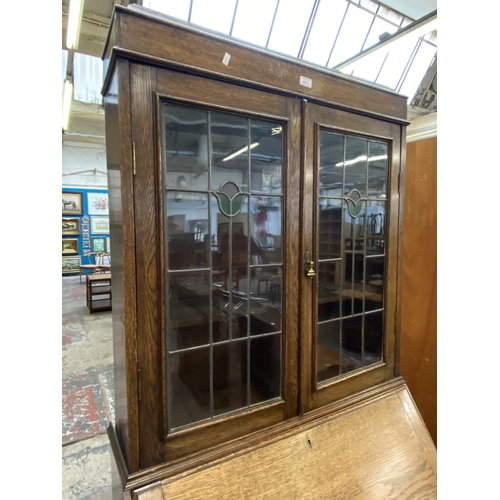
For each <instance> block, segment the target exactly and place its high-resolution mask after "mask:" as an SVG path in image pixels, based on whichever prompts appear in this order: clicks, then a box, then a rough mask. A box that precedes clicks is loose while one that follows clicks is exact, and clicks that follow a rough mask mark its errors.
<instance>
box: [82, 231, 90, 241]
mask: <svg viewBox="0 0 500 500" xmlns="http://www.w3.org/2000/svg"><path fill="white" fill-rule="evenodd" d="M82 237H83V241H90V234H89V233H88V232H84V233H83V235H82Z"/></svg>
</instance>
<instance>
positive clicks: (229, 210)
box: [214, 182, 245, 217]
mask: <svg viewBox="0 0 500 500" xmlns="http://www.w3.org/2000/svg"><path fill="white" fill-rule="evenodd" d="M214 194H215V196H216V197H217V201H218V203H219V208H220V211H221V212H222V213H223V214H224V215H225V216H226V217H234V216H235V215H238V214H239V213H240V211H241V205H242V203H243V199H244V198H245V195H244V194H241V193H240V188H239V186H238V185H237V184H235V183H234V182H225V183H224V184H222V186H221V188H220V190H219V191H217V192H215V193H214Z"/></svg>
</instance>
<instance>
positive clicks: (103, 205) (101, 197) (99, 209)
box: [87, 192, 109, 215]
mask: <svg viewBox="0 0 500 500" xmlns="http://www.w3.org/2000/svg"><path fill="white" fill-rule="evenodd" d="M87 207H88V213H89V215H109V204H108V193H103V192H99V193H87Z"/></svg>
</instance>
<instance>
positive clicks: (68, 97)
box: [62, 80, 73, 130]
mask: <svg viewBox="0 0 500 500" xmlns="http://www.w3.org/2000/svg"><path fill="white" fill-rule="evenodd" d="M72 98H73V84H72V83H71V82H70V81H69V80H66V81H65V82H64V90H63V119H62V128H63V130H68V126H69V114H70V111H71V101H72Z"/></svg>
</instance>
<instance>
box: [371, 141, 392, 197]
mask: <svg viewBox="0 0 500 500" xmlns="http://www.w3.org/2000/svg"><path fill="white" fill-rule="evenodd" d="M388 162H389V159H388V146H387V144H385V143H383V142H373V141H370V142H369V144H368V197H369V198H386V196H387V170H388Z"/></svg>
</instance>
